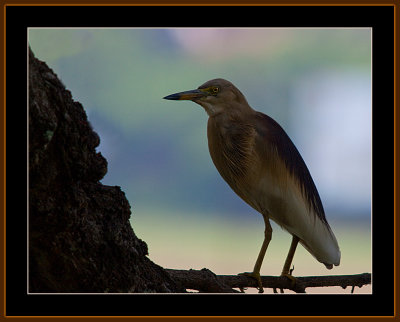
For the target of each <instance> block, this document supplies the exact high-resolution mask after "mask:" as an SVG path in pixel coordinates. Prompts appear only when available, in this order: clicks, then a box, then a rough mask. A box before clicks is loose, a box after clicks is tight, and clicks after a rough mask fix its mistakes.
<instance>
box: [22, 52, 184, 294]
mask: <svg viewBox="0 0 400 322" xmlns="http://www.w3.org/2000/svg"><path fill="white" fill-rule="evenodd" d="M99 143H100V138H99V136H98V135H97V134H96V133H95V132H94V131H93V129H92V127H91V126H90V124H89V122H88V119H87V116H86V113H85V111H84V109H83V107H82V105H81V104H80V103H78V102H75V101H73V99H72V96H71V93H70V92H69V91H68V90H66V89H65V86H64V85H63V84H62V83H61V81H60V80H59V79H58V77H57V75H55V74H54V72H53V71H52V70H51V69H50V68H49V67H48V66H47V65H46V64H45V63H44V62H41V61H39V60H38V59H36V58H35V57H34V55H33V53H32V52H31V51H30V50H29V291H30V292H184V289H182V288H180V287H179V286H178V285H177V284H176V283H175V282H174V281H173V280H172V279H171V278H170V277H169V275H168V274H167V273H166V272H165V271H164V269H163V268H161V267H160V266H158V265H156V264H154V263H153V262H152V261H150V260H149V259H148V258H147V257H146V254H147V245H146V243H145V242H143V241H142V240H140V239H139V238H137V237H136V235H135V233H134V231H133V229H132V227H131V225H130V223H129V218H130V215H131V211H130V205H129V202H128V200H127V199H126V197H125V194H124V192H122V191H121V189H120V187H118V186H115V187H112V186H105V185H103V184H101V183H100V182H99V180H100V179H102V178H103V176H104V175H105V174H106V172H107V161H106V160H105V158H104V157H103V156H102V155H101V154H100V153H97V152H96V151H95V148H96V146H98V145H99Z"/></svg>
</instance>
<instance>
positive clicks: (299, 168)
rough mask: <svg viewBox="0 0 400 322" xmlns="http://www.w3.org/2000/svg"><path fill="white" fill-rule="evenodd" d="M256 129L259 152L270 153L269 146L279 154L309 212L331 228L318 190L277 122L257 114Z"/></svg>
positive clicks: (297, 152) (301, 159) (295, 149)
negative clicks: (297, 186)
mask: <svg viewBox="0 0 400 322" xmlns="http://www.w3.org/2000/svg"><path fill="white" fill-rule="evenodd" d="M255 128H256V131H257V134H258V136H257V137H258V139H256V142H255V143H256V145H257V150H258V151H264V153H269V151H270V150H267V146H269V147H270V148H271V147H272V148H273V149H274V150H275V151H276V152H277V155H278V156H279V158H280V159H281V161H282V162H283V163H284V164H285V166H286V168H287V169H288V171H289V173H290V174H291V176H292V177H293V178H294V179H296V181H297V183H298V185H299V187H300V189H301V192H302V195H303V197H304V198H305V200H306V201H307V205H308V207H309V210H310V211H311V212H313V213H314V214H315V215H316V216H318V218H319V219H320V220H321V221H322V222H323V223H324V224H325V225H326V226H327V227H329V224H328V222H327V220H326V217H325V212H324V207H323V206H322V202H321V198H320V196H319V194H318V190H317V188H316V186H315V184H314V181H313V179H312V177H311V174H310V172H309V171H308V168H307V166H306V164H305V162H304V160H303V158H302V157H301V155H300V153H299V151H298V150H297V148H296V146H295V145H294V144H293V142H292V140H291V139H290V138H289V136H288V135H287V134H286V132H285V131H284V130H283V129H282V127H281V126H280V125H279V124H278V123H277V122H276V121H274V120H273V119H272V118H271V117H269V116H267V115H265V114H263V113H260V112H257V113H256V127H255Z"/></svg>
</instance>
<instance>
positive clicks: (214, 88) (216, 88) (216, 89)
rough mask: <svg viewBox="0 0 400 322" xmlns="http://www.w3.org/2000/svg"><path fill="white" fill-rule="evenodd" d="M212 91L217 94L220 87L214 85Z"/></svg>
mask: <svg viewBox="0 0 400 322" xmlns="http://www.w3.org/2000/svg"><path fill="white" fill-rule="evenodd" d="M211 91H212V92H213V93H214V94H217V93H218V92H219V87H213V88H212V89H211Z"/></svg>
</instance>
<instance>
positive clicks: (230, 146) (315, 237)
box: [164, 78, 341, 293]
mask: <svg viewBox="0 0 400 322" xmlns="http://www.w3.org/2000/svg"><path fill="white" fill-rule="evenodd" d="M164 99H167V100H190V101H193V102H194V103H197V104H198V105H200V106H202V107H203V108H204V110H205V111H206V113H207V114H208V122H207V138H208V148H209V152H210V156H211V159H212V161H213V163H214V165H215V167H216V168H217V170H218V172H219V173H220V175H221V176H222V178H223V179H224V180H225V181H226V182H227V184H228V185H229V186H230V187H231V189H232V190H233V191H234V192H235V193H236V194H237V195H238V196H239V197H240V198H241V199H243V200H244V201H245V202H246V203H247V204H248V205H250V206H251V207H252V208H254V209H255V210H256V211H257V212H259V213H260V214H261V215H262V217H263V219H264V224H265V229H264V240H263V243H262V246H261V249H260V252H259V254H258V257H257V260H256V262H255V265H254V268H253V271H252V272H245V273H241V274H242V275H245V276H250V277H252V278H254V279H255V280H256V281H257V285H258V287H257V288H258V291H259V293H262V292H263V291H264V290H263V285H262V281H261V275H260V270H261V265H262V263H263V260H264V257H265V253H266V251H267V248H268V245H269V243H270V241H271V238H272V227H271V223H270V220H272V221H274V222H275V223H276V224H278V225H279V226H280V227H281V228H282V229H284V230H286V231H287V232H288V233H290V234H291V235H292V241H291V245H290V248H289V251H288V254H287V257H286V260H285V263H284V265H283V268H282V272H281V276H286V277H288V278H290V279H291V280H292V281H293V282H294V283H295V282H296V279H295V277H294V276H292V271H293V269H291V268H290V267H291V264H292V261H293V257H294V254H295V251H296V247H297V245H298V243H300V244H301V245H302V246H303V247H304V248H305V249H306V250H307V251H308V252H309V253H310V254H311V255H312V256H313V257H314V258H315V259H316V260H318V261H319V262H321V263H322V264H324V265H325V267H326V268H327V269H332V268H333V265H335V266H338V265H339V264H340V257H341V252H340V248H339V245H338V242H337V239H336V237H335V235H334V233H333V231H332V229H331V227H330V225H329V223H328V221H327V218H326V216H325V211H324V207H323V205H322V201H321V198H320V196H319V193H318V190H317V188H316V185H315V183H314V181H313V179H312V177H311V174H310V172H309V170H308V168H307V166H306V164H305V162H304V160H303V158H302V156H301V155H300V153H299V151H298V149H297V148H296V146H295V145H294V143H293V142H292V140H291V139H290V138H289V136H288V134H287V133H286V132H285V130H284V129H283V128H282V127H281V126H280V125H279V124H278V123H277V122H276V121H275V120H274V119H273V118H271V117H270V116H268V115H266V114H263V113H262V112H259V111H256V110H254V109H253V108H252V107H251V106H250V105H249V104H248V102H247V100H246V98H245V96H244V95H243V94H242V92H241V91H240V90H239V89H238V88H237V87H235V86H234V85H233V84H232V83H231V82H230V81H227V80H225V79H222V78H217V79H212V80H209V81H207V82H205V83H204V84H203V85H201V86H199V87H198V88H197V89H194V90H189V91H184V92H178V93H175V94H171V95H168V96H165V97H164Z"/></svg>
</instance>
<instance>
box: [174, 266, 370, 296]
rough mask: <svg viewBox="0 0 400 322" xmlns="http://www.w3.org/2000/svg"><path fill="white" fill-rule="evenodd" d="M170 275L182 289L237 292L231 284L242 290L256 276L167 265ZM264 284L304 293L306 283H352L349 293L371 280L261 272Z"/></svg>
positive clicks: (365, 275) (367, 277) (367, 276)
mask: <svg viewBox="0 0 400 322" xmlns="http://www.w3.org/2000/svg"><path fill="white" fill-rule="evenodd" d="M166 271H167V272H168V273H169V274H170V276H171V277H172V278H173V279H174V280H175V281H176V282H177V283H179V284H181V285H182V287H183V288H185V289H193V290H198V291H199V292H201V293H239V291H237V290H234V288H239V289H240V290H243V289H244V288H248V287H254V288H255V287H257V282H256V281H255V279H253V278H251V277H248V276H242V275H215V274H214V273H213V272H211V271H210V270H208V269H206V268H203V269H202V270H193V269H190V270H175V269H166ZM261 281H262V285H263V287H264V288H273V289H274V292H275V293H276V292H277V291H276V290H277V289H280V290H281V292H283V289H289V290H292V291H294V292H296V293H305V292H306V291H305V289H306V288H307V287H328V286H341V287H342V288H344V289H345V288H346V287H347V286H352V293H353V291H354V288H355V287H356V286H358V287H362V286H363V285H368V284H371V274H370V273H362V274H355V275H330V276H300V277H296V283H292V281H291V280H290V279H288V278H287V277H282V276H261Z"/></svg>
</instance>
